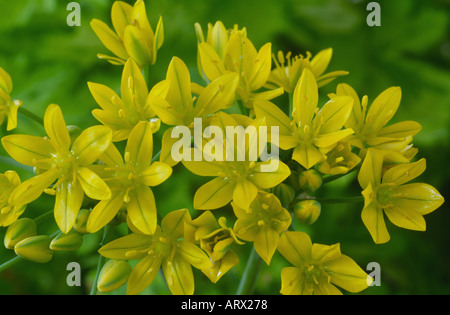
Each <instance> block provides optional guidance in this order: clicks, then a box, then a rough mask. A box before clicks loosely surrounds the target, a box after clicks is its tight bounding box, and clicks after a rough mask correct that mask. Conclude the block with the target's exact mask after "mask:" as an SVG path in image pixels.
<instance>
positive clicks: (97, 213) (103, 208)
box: [86, 192, 124, 233]
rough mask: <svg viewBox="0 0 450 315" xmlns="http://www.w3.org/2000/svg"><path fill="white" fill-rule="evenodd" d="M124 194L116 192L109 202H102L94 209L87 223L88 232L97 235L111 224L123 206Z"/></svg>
mask: <svg viewBox="0 0 450 315" xmlns="http://www.w3.org/2000/svg"><path fill="white" fill-rule="evenodd" d="M123 198H124V196H123V193H118V192H115V193H113V194H112V196H111V198H110V199H108V200H102V201H100V202H99V203H97V205H96V206H95V207H94V208H93V209H92V211H91V213H90V214H89V218H88V221H87V223H86V230H87V231H88V232H89V233H95V232H97V231H98V230H100V229H101V228H102V227H104V226H105V225H106V224H108V223H109V222H111V220H112V219H114V217H115V216H116V214H117V213H118V212H119V210H120V208H121V207H122V205H123Z"/></svg>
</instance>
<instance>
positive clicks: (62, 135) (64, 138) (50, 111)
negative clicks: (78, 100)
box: [44, 104, 70, 152]
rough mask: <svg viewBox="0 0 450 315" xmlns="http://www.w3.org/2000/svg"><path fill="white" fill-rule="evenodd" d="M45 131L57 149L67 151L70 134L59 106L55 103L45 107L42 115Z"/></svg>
mask: <svg viewBox="0 0 450 315" xmlns="http://www.w3.org/2000/svg"><path fill="white" fill-rule="evenodd" d="M44 126H45V132H47V135H48V136H49V138H50V140H51V141H52V142H53V144H54V145H55V147H56V148H57V150H61V151H64V152H66V151H68V150H69V148H70V136H69V131H67V125H66V122H65V121H64V117H63V114H62V111H61V108H60V107H59V106H58V105H56V104H51V105H49V106H48V107H47V110H46V111H45V115H44Z"/></svg>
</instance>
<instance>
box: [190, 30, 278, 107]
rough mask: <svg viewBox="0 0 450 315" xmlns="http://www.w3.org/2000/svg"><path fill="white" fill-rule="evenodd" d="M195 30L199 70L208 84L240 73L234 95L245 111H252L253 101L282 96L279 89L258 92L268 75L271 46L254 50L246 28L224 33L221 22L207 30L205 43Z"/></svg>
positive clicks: (267, 45) (199, 32)
mask: <svg viewBox="0 0 450 315" xmlns="http://www.w3.org/2000/svg"><path fill="white" fill-rule="evenodd" d="M196 28H197V38H198V41H199V44H198V63H199V69H200V71H201V74H202V75H203V76H204V77H206V78H207V80H208V81H213V80H215V79H217V78H218V77H219V76H221V75H223V74H225V73H228V72H235V73H237V74H239V86H238V88H237V89H236V93H237V95H238V96H239V98H240V100H242V102H243V104H244V105H245V106H246V107H247V108H252V106H253V101H255V100H257V99H265V100H270V99H273V98H275V97H277V96H280V95H281V94H283V89H282V88H278V89H274V90H268V91H263V92H260V91H259V90H260V89H261V88H262V87H263V86H264V84H265V83H266V82H267V79H268V78H269V75H270V70H271V67H272V60H271V54H272V53H271V49H272V44H271V43H267V44H265V45H264V46H263V47H261V49H260V50H259V51H257V50H256V48H255V47H254V45H253V43H252V42H251V41H250V39H249V38H248V37H247V32H246V30H245V29H244V30H238V29H237V27H235V28H234V29H233V30H232V31H226V29H225V27H224V26H223V24H222V23H221V22H217V23H216V24H215V26H214V27H209V28H208V36H207V40H206V41H204V38H203V34H202V33H201V29H200V27H199V26H196Z"/></svg>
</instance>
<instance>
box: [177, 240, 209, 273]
mask: <svg viewBox="0 0 450 315" xmlns="http://www.w3.org/2000/svg"><path fill="white" fill-rule="evenodd" d="M178 253H179V254H180V255H181V256H182V257H183V259H184V260H186V261H187V262H188V263H190V264H191V265H192V266H194V267H195V268H197V269H205V268H206V269H207V268H211V267H212V263H211V260H210V259H209V257H208V255H206V253H205V252H204V251H203V250H202V249H200V247H198V246H197V245H195V244H194V243H191V242H187V241H181V242H179V243H178Z"/></svg>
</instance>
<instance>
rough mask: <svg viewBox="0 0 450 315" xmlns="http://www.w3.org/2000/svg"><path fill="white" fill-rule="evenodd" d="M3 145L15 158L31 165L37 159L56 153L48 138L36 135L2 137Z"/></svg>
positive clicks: (47, 157) (48, 157)
mask: <svg viewBox="0 0 450 315" xmlns="http://www.w3.org/2000/svg"><path fill="white" fill-rule="evenodd" d="M2 145H3V148H5V150H6V152H8V154H9V155H10V156H11V157H12V158H13V159H14V160H16V161H17V162H19V163H21V164H24V165H29V166H34V164H35V161H39V160H43V159H50V158H51V157H52V154H54V153H56V151H55V149H54V147H53V146H52V144H51V142H50V141H49V140H48V139H45V138H41V137H36V136H28V135H9V136H5V137H3V138H2ZM49 167H50V163H49Z"/></svg>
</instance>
